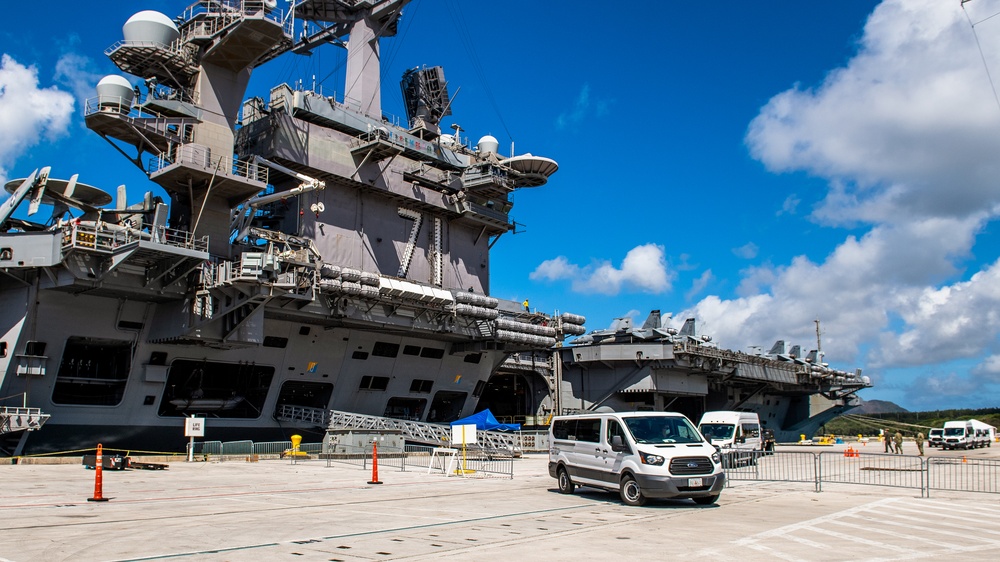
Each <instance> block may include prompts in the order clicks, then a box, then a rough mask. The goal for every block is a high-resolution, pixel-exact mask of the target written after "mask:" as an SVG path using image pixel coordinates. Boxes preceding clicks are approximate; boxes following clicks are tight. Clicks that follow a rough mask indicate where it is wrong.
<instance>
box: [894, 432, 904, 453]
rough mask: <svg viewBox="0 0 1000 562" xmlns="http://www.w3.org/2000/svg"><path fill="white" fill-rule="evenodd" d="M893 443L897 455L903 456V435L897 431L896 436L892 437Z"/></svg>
mask: <svg viewBox="0 0 1000 562" xmlns="http://www.w3.org/2000/svg"><path fill="white" fill-rule="evenodd" d="M892 443H893V445H895V446H896V454H897V455H902V454H903V434H902V433H900V432H898V431H897V432H896V434H895V435H893V436H892Z"/></svg>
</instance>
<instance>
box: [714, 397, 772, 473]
mask: <svg viewBox="0 0 1000 562" xmlns="http://www.w3.org/2000/svg"><path fill="white" fill-rule="evenodd" d="M698 431H700V432H701V434H702V435H704V436H705V439H708V441H709V442H710V443H711V444H712V445H715V446H716V447H718V448H719V451H721V452H722V458H723V462H724V463H725V466H737V465H739V464H744V463H754V462H756V460H757V457H758V456H759V455H760V453H761V451H762V450H763V446H762V443H763V442H762V440H761V437H760V418H759V417H758V416H757V414H756V413H754V412H734V411H726V410H719V411H713V412H705V414H704V415H702V416H701V421H700V422H698Z"/></svg>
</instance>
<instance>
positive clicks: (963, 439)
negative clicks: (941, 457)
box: [941, 421, 976, 449]
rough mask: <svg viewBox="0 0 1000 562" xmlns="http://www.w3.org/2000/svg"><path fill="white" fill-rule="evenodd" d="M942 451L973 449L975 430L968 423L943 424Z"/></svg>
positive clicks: (974, 445)
mask: <svg viewBox="0 0 1000 562" xmlns="http://www.w3.org/2000/svg"><path fill="white" fill-rule="evenodd" d="M941 448H942V449H975V448H976V430H975V429H974V428H973V427H972V423H971V422H968V421H948V422H944V442H943V443H941Z"/></svg>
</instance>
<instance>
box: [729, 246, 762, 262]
mask: <svg viewBox="0 0 1000 562" xmlns="http://www.w3.org/2000/svg"><path fill="white" fill-rule="evenodd" d="M759 251H760V248H758V247H757V245H756V244H754V243H753V242H747V243H746V244H744V245H742V246H740V247H739V248H733V254H734V255H736V257H739V258H743V259H745V260H752V259H754V258H755V257H757V252H759Z"/></svg>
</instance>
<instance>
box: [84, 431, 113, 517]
mask: <svg viewBox="0 0 1000 562" xmlns="http://www.w3.org/2000/svg"><path fill="white" fill-rule="evenodd" d="M103 468H104V448H103V447H102V446H101V444H100V443H98V444H97V460H96V461H94V497H92V498H87V501H89V502H106V501H108V499H109V498H106V497H104V494H103V493H102V492H103V491H104V490H103V488H104V481H103V478H102V476H103V475H102V473H101V470H102V469H103Z"/></svg>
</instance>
